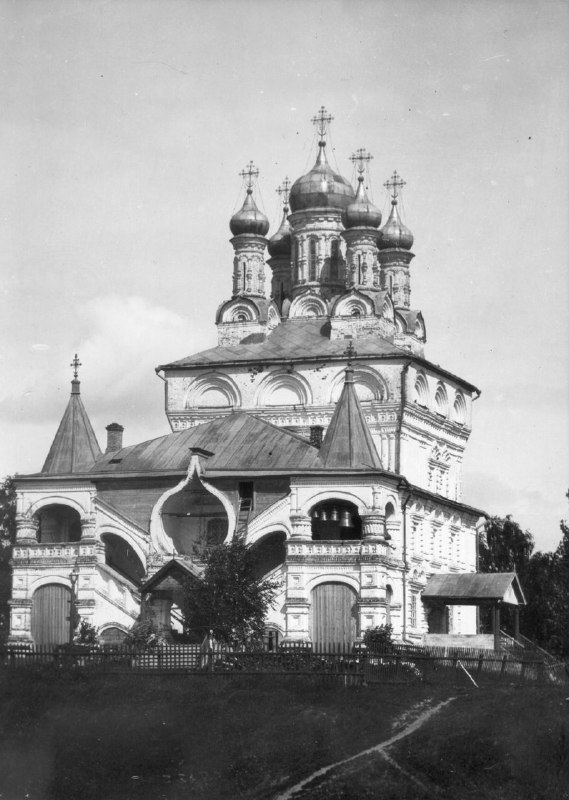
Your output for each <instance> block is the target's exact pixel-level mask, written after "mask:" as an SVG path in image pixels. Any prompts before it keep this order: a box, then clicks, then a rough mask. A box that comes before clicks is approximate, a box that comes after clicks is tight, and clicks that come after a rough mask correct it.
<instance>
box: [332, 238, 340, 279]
mask: <svg viewBox="0 0 569 800" xmlns="http://www.w3.org/2000/svg"><path fill="white" fill-rule="evenodd" d="M338 261H339V253H338V240H337V239H332V242H331V244H330V280H331V281H337V280H338Z"/></svg>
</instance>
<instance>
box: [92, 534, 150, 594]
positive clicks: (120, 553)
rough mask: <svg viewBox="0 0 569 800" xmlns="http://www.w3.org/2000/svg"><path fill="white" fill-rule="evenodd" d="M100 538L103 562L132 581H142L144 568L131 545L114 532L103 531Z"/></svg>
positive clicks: (136, 582)
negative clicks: (103, 555) (103, 552)
mask: <svg viewBox="0 0 569 800" xmlns="http://www.w3.org/2000/svg"><path fill="white" fill-rule="evenodd" d="M101 538H102V540H103V543H104V545H105V564H106V565H107V566H108V567H111V569H114V570H115V572H118V573H119V575H123V576H124V577H125V578H128V579H129V580H131V581H132V582H133V583H135V584H137V585H139V584H140V583H142V579H143V578H144V575H145V573H146V570H145V568H144V564H143V563H142V561H141V560H140V558H139V557H138V555H137V554H136V553H135V552H134V550H133V549H132V547H131V545H130V544H129V543H128V542H127V541H126V540H125V539H123V538H122V537H121V536H117V535H116V534H115V533H103V535H102V536H101Z"/></svg>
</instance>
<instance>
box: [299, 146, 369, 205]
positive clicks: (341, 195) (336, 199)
mask: <svg viewBox="0 0 569 800" xmlns="http://www.w3.org/2000/svg"><path fill="white" fill-rule="evenodd" d="M319 148H320V149H319V152H318V158H317V159H316V164H315V165H314V166H313V167H312V169H311V170H310V172H307V173H306V175H303V176H302V177H301V178H299V179H298V180H297V181H295V182H294V183H293V185H292V189H291V190H290V196H289V203H290V207H291V210H292V211H302V210H304V209H306V208H320V207H325V208H328V207H332V208H345V207H346V206H347V205H349V204H350V203H351V202H352V201H353V199H354V196H355V195H354V189H353V187H352V184H351V183H350V182H349V181H348V180H346V178H343V177H342V176H341V175H339V174H338V173H337V172H334V171H333V170H332V168H331V166H330V165H329V164H328V161H327V159H326V143H325V142H319Z"/></svg>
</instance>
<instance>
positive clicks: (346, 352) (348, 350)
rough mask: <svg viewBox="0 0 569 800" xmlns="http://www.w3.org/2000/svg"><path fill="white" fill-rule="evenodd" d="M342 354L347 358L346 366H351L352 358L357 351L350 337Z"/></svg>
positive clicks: (355, 355)
mask: <svg viewBox="0 0 569 800" xmlns="http://www.w3.org/2000/svg"><path fill="white" fill-rule="evenodd" d="M344 355H345V356H346V358H347V360H348V363H347V366H348V367H351V366H352V361H353V360H354V359H355V358H356V357H357V355H358V353H357V350H356V348H355V347H354V343H353V342H352V340H351V339H350V343H349V345H348V346H347V348H346V349H345V350H344Z"/></svg>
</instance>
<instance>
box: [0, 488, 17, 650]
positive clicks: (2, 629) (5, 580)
mask: <svg viewBox="0 0 569 800" xmlns="http://www.w3.org/2000/svg"><path fill="white" fill-rule="evenodd" d="M15 541H16V489H15V487H14V479H13V478H12V477H10V476H8V477H7V478H4V480H3V481H2V483H0V640H1V639H2V638H3V636H5V635H6V634H7V631H8V628H9V619H10V614H9V608H8V600H9V599H10V588H11V580H10V578H11V574H10V558H11V556H12V547H13V545H14V542H15Z"/></svg>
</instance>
